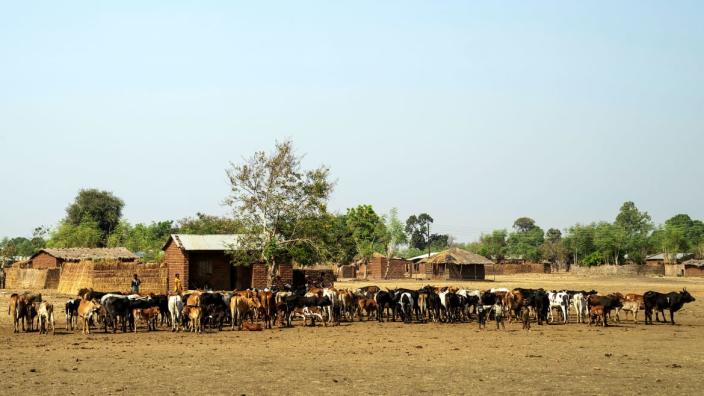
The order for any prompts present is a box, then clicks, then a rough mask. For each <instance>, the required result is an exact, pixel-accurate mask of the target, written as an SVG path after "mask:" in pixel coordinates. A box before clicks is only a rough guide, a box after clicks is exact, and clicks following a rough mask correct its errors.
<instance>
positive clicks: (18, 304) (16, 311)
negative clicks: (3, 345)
mask: <svg viewBox="0 0 704 396" xmlns="http://www.w3.org/2000/svg"><path fill="white" fill-rule="evenodd" d="M26 313H27V306H26V303H25V301H24V299H23V298H20V295H19V294H17V293H13V294H12V295H11V296H10V305H9V306H8V307H7V314H8V315H10V316H12V323H13V328H12V331H13V332H15V333H19V332H20V322H22V331H24V329H25V327H24V322H25V316H26Z"/></svg>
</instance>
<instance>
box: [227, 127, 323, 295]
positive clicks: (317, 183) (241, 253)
mask: <svg viewBox="0 0 704 396" xmlns="http://www.w3.org/2000/svg"><path fill="white" fill-rule="evenodd" d="M301 159H302V157H301V156H299V155H296V153H295V152H294V148H293V144H292V142H291V141H288V140H287V141H284V142H277V143H276V147H275V149H274V151H273V152H271V153H267V152H264V151H258V152H256V153H255V154H254V155H253V156H252V157H250V158H249V159H246V160H244V161H243V162H242V163H239V164H234V163H233V164H231V167H230V168H229V169H227V176H228V179H229V181H230V189H231V191H230V195H229V196H228V198H227V199H226V203H227V204H229V205H230V206H231V207H232V209H233V212H234V216H235V220H237V221H238V222H240V223H241V224H242V226H243V232H242V237H241V238H239V240H238V244H237V246H232V247H231V248H232V254H233V258H234V263H235V264H238V263H239V264H241V263H249V262H251V260H252V259H256V260H261V261H262V262H264V263H265V264H266V265H267V268H268V277H269V282H272V281H273V278H274V276H276V274H278V264H279V262H280V261H281V260H291V257H292V254H293V253H295V251H296V250H298V249H300V246H301V245H305V246H306V247H307V248H310V249H313V250H317V249H318V248H319V247H320V248H322V245H324V243H325V241H324V240H323V239H321V238H320V237H319V235H316V234H312V235H311V234H307V233H306V231H309V230H310V227H307V226H306V224H305V223H306V222H308V221H310V220H311V219H315V218H317V217H320V216H323V215H324V214H325V213H326V206H327V201H328V198H329V197H330V194H331V193H332V191H333V183H332V182H331V181H330V180H328V177H329V170H328V168H326V167H319V168H315V169H310V170H304V169H303V168H302V165H301Z"/></svg>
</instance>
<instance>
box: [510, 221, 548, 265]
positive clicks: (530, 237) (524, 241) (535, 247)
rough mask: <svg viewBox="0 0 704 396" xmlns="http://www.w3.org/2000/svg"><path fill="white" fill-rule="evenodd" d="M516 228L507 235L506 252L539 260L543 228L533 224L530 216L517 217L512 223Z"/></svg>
mask: <svg viewBox="0 0 704 396" xmlns="http://www.w3.org/2000/svg"><path fill="white" fill-rule="evenodd" d="M513 228H514V229H515V230H516V231H515V232H512V233H511V234H510V235H509V236H508V241H507V244H508V252H509V253H510V254H511V255H514V256H521V257H523V258H524V259H528V260H531V261H539V260H540V259H541V257H542V254H541V251H540V246H541V245H542V244H543V241H544V237H545V235H544V232H543V229H542V228H540V227H538V226H537V225H535V220H533V219H531V218H530V217H519V218H518V219H516V221H515V222H514V223H513Z"/></svg>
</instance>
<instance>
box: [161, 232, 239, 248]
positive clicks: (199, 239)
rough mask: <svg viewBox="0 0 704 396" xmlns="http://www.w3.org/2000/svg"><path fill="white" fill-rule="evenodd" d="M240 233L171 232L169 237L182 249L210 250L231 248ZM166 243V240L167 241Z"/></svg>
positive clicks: (236, 241)
mask: <svg viewBox="0 0 704 396" xmlns="http://www.w3.org/2000/svg"><path fill="white" fill-rule="evenodd" d="M239 238H240V235H237V234H221V235H193V234H172V235H171V239H173V241H174V242H175V243H176V246H178V247H179V248H181V249H183V250H210V251H224V250H231V249H232V247H233V246H235V245H237V243H238V241H239ZM167 244H168V242H167Z"/></svg>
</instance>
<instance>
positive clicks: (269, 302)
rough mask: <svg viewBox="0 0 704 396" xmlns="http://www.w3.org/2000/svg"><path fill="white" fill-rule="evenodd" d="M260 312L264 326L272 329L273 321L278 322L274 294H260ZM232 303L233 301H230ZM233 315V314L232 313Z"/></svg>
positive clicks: (268, 292)
mask: <svg viewBox="0 0 704 396" xmlns="http://www.w3.org/2000/svg"><path fill="white" fill-rule="evenodd" d="M258 299H259V312H260V313H261V317H262V320H264V326H265V327H266V328H267V329H270V328H271V325H272V321H273V322H274V323H275V322H276V302H275V301H274V293H272V292H270V291H263V292H260V293H259V296H258ZM230 303H232V300H230ZM230 314H232V312H230Z"/></svg>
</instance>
